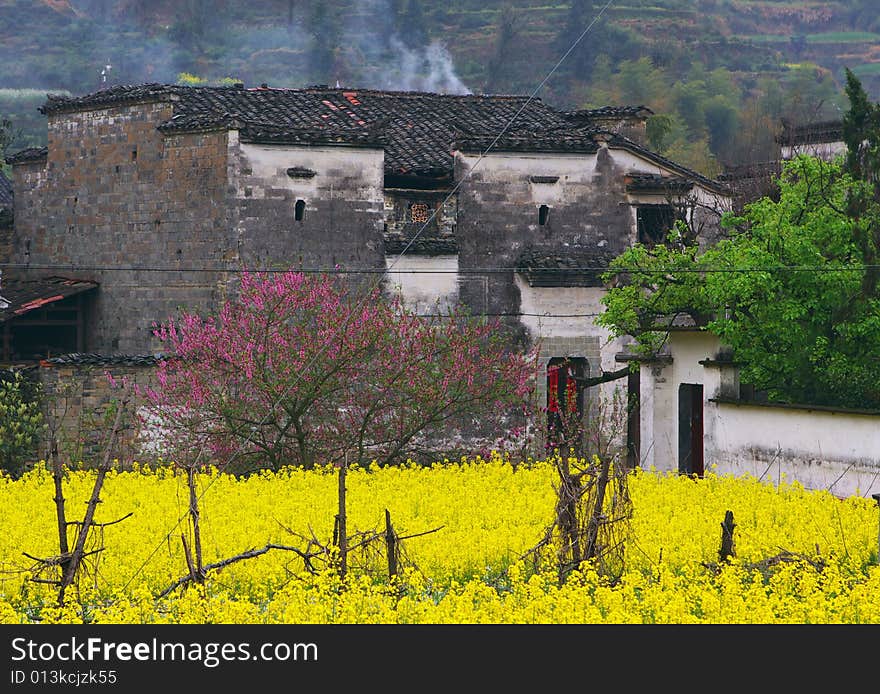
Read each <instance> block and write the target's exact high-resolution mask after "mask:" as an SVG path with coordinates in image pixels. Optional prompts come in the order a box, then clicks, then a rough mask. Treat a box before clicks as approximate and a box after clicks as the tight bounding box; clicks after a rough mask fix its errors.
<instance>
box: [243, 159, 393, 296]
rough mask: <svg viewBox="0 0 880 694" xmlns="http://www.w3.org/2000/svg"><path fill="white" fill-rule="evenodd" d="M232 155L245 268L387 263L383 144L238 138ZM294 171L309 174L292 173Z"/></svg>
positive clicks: (375, 265)
mask: <svg viewBox="0 0 880 694" xmlns="http://www.w3.org/2000/svg"><path fill="white" fill-rule="evenodd" d="M236 157H237V161H238V166H237V167H236V168H237V174H235V177H234V178H233V179H232V180H231V190H232V193H233V196H234V206H235V213H234V214H235V216H236V221H235V231H236V235H237V247H238V254H239V257H240V260H241V261H242V262H243V263H244V264H245V266H246V267H251V268H283V269H287V268H290V267H304V268H328V269H332V268H333V267H334V266H336V265H339V266H340V268H341V269H343V270H346V269H348V270H357V269H364V268H367V269H373V270H376V269H378V270H383V269H384V268H385V260H384V242H383V238H382V221H383V207H384V195H383V190H382V185H383V177H384V171H383V166H384V164H383V162H384V153H383V151H382V150H381V149H373V148H358V147H346V146H332V145H328V146H317V145H315V146H304V145H301V146H289V145H256V144H247V143H241V144H240V145H239V146H238V148H237V151H236ZM292 168H298V169H300V170H303V171H308V172H312V173H313V175H309V174H304V173H300V174H299V175H297V176H296V177H291V176H290V175H288V173H287V171H288V169H292ZM298 200H302V201H303V202H304V203H305V208H304V210H303V218H302V220H301V221H297V220H296V219H295V209H296V203H297V201H298ZM370 277H373V278H375V275H365V276H364V278H365V279H366V278H370Z"/></svg>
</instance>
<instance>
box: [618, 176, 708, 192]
mask: <svg viewBox="0 0 880 694" xmlns="http://www.w3.org/2000/svg"><path fill="white" fill-rule="evenodd" d="M693 187H694V183H693V181H691V180H689V179H687V178H684V177H683V176H661V175H660V174H650V173H640V172H636V173H628V174H627V175H626V190H627V192H632V193H638V192H653V191H661V192H668V193H684V192H687V191H689V190H690V189H691V188H693Z"/></svg>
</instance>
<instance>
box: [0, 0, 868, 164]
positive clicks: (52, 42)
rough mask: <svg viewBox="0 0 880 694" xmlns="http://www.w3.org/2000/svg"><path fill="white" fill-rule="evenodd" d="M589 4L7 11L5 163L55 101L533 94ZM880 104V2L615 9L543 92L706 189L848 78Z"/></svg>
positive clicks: (156, 0) (392, 0) (640, 1)
mask: <svg viewBox="0 0 880 694" xmlns="http://www.w3.org/2000/svg"><path fill="white" fill-rule="evenodd" d="M605 4H606V2H605V0H603V1H601V2H594V1H587V0H568V1H561V0H559V1H557V0H506V1H505V2H484V1H481V0H445V1H444V2H442V3H437V2H429V1H428V0H326V1H319V0H262V1H260V0H256V1H253V2H249V3H239V2H231V1H230V0H210V1H209V0H0V65H2V67H0V118H6V119H9V120H10V121H11V129H12V134H13V135H14V138H13V142H12V144H11V146H10V147H9V151H15V150H17V149H21V148H22V147H25V146H32V145H39V144H44V143H45V121H44V119H43V117H42V116H41V115H40V114H39V113H38V112H37V108H38V106H40V105H41V104H42V103H43V102H44V101H45V96H46V94H47V93H48V92H54V93H59V92H62V93H65V92H66V93H72V94H81V93H85V92H89V91H94V90H96V89H99V88H101V87H102V86H109V85H111V84H120V83H126V84H131V83H140V82H152V81H155V82H170V83H174V82H185V83H191V84H193V83H205V84H217V83H221V82H223V81H224V80H225V81H227V82H228V81H242V82H244V83H245V85H246V86H257V85H259V84H262V83H266V84H268V85H269V86H276V87H302V86H307V85H311V84H330V85H335V84H336V83H337V82H338V83H339V84H341V85H342V86H350V87H354V88H377V89H410V90H423V91H439V92H450V93H466V92H473V93H486V92H492V93H518V94H531V93H532V92H533V91H534V90H535V89H536V87H537V86H538V85H539V84H540V83H541V82H542V80H544V79H545V77H546V76H547V74H548V73H549V72H550V71H551V70H552V69H553V67H554V66H555V65H556V64H557V62H558V61H559V60H560V58H561V57H562V56H563V55H564V54H565V53H566V51H568V49H569V48H570V47H571V46H572V44H573V43H574V41H575V40H576V39H577V38H578V37H579V36H580V35H581V34H582V33H583V32H584V30H585V29H586V28H587V27H588V26H589V25H590V23H591V22H592V21H594V19H595V18H596V16H597V14H598V13H599V11H600V10H601V9H602V8H603V7H604V6H605ZM844 67H849V68H850V69H852V70H853V71H854V72H855V73H856V74H857V75H858V76H859V77H860V78H861V79H862V81H863V84H864V86H865V88H866V91H867V92H868V94H869V95H870V96H871V97H872V98H873V99H875V100H876V99H877V98H878V97H880V15H878V13H877V11H876V0H846V1H842V0H841V1H838V2H834V1H831V2H810V1H809V0H800V1H787V0H777V1H770V0H768V1H764V2H758V1H751V0H748V1H747V0H694V1H687V2H686V1H684V0H615V1H614V2H613V3H612V4H611V6H610V7H609V8H608V9H607V10H606V11H605V12H604V14H602V16H601V17H600V19H598V21H596V22H595V24H594V25H593V26H592V28H591V29H590V30H589V32H588V33H587V34H586V35H585V36H584V37H583V39H582V40H581V41H580V43H579V44H578V46H577V47H576V48H575V49H573V50H572V51H571V52H570V53H569V54H568V55H567V56H566V57H565V59H564V60H563V61H562V63H561V64H560V65H559V67H558V69H557V70H556V71H555V72H554V73H553V75H552V76H551V77H550V78H549V79H548V80H547V81H546V83H545V84H544V85H543V86H542V88H541V89H540V90H539V91H538V93H537V96H539V97H540V98H542V99H543V100H544V101H545V102H547V103H549V104H552V105H553V106H556V107H558V108H564V109H575V108H584V107H599V106H604V105H609V104H613V105H645V106H648V107H649V108H651V109H653V110H654V111H655V113H656V115H655V116H654V117H653V118H652V119H651V121H650V122H649V137H650V138H651V144H652V146H653V147H654V148H655V149H657V150H659V151H660V152H662V153H664V154H666V155H667V156H670V157H672V158H674V159H677V160H679V161H681V162H682V163H686V164H689V165H691V166H693V167H694V168H697V169H699V170H701V171H703V172H704V173H708V174H710V175H711V174H716V173H718V172H719V171H720V170H721V168H722V167H724V166H729V165H736V164H743V163H749V162H758V161H765V160H768V159H771V158H773V157H774V156H775V144H774V140H773V138H774V135H775V133H776V132H777V131H778V128H779V127H780V124H781V122H782V119H787V120H789V121H791V122H793V123H803V122H806V121H810V120H821V119H833V118H839V117H840V115H841V113H842V111H841V109H842V108H843V106H844V101H845V99H844V97H843V89H842V84H843V68H844Z"/></svg>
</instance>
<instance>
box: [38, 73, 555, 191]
mask: <svg viewBox="0 0 880 694" xmlns="http://www.w3.org/2000/svg"><path fill="white" fill-rule="evenodd" d="M156 100H165V101H170V102H172V103H173V104H174V115H173V117H172V118H171V119H170V120H169V121H167V122H166V123H164V124H163V125H162V126H161V128H162V129H163V130H166V131H174V130H205V129H220V128H226V127H238V128H239V129H240V130H241V136H242V140H243V141H252V142H293V143H300V142H302V143H321V142H332V143H345V144H353V145H365V146H368V145H374V146H382V147H384V149H385V165H386V172H388V173H392V174H394V173H403V174H406V173H411V174H420V175H428V176H438V175H449V173H451V170H452V166H453V160H452V150H451V143H452V140H453V139H454V137H455V134H456V133H459V132H468V133H476V134H485V135H489V134H493V133H497V132H500V131H501V130H502V129H503V128H505V127H507V126H510V127H512V128H516V129H528V130H530V131H541V130H543V129H546V128H548V127H551V128H552V127H562V126H565V125H566V121H565V119H564V118H563V116H562V115H561V114H560V113H558V112H556V111H555V110H554V109H552V108H550V107H549V106H546V105H545V104H544V103H542V102H541V101H540V100H537V99H532V100H529V99H528V98H527V97H520V96H475V95H464V96H460V95H450V94H433V93H427V92H385V91H376V90H369V89H368V90H359V89H342V88H339V89H334V88H329V87H308V88H305V89H272V88H263V87H260V88H257V89H244V88H242V87H182V86H175V85H160V84H148V85H138V86H117V87H112V88H110V89H107V90H102V91H100V92H96V93H94V94H88V95H85V96H81V97H57V96H55V97H50V98H49V100H48V101H47V103H46V104H45V105H44V106H43V109H42V110H43V112H44V113H46V114H54V113H62V112H66V111H76V110H84V109H90V108H102V107H109V106H112V105H122V104H127V103H138V102H145V101H156ZM511 121H512V123H511Z"/></svg>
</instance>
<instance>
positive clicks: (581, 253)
mask: <svg viewBox="0 0 880 694" xmlns="http://www.w3.org/2000/svg"><path fill="white" fill-rule="evenodd" d="M610 261H611V256H608V255H602V254H600V253H596V252H595V251H594V250H588V249H582V248H572V249H566V250H563V249H560V248H552V249H544V248H536V247H528V248H526V249H525V250H524V251H523V252H522V253H521V254H520V256H519V258H517V261H516V271H517V272H518V273H519V274H521V275H522V276H523V277H524V278H525V280H526V281H527V282H528V283H529V286H532V287H601V286H604V284H603V282H602V273H603V272H605V270H606V269H607V268H608V263H609V262H610Z"/></svg>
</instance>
